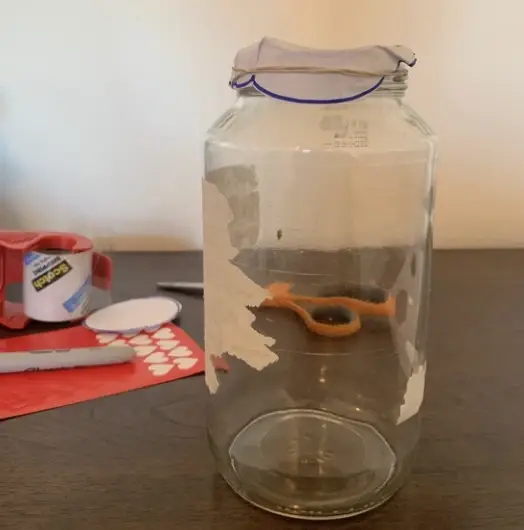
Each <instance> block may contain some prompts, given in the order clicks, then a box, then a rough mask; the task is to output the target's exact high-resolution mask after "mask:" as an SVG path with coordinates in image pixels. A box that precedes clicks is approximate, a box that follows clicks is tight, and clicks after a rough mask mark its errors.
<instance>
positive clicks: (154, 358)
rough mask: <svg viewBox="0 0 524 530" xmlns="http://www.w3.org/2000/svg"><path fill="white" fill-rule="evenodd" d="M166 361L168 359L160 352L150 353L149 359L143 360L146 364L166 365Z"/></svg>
mask: <svg viewBox="0 0 524 530" xmlns="http://www.w3.org/2000/svg"><path fill="white" fill-rule="evenodd" d="M168 361H169V359H168V358H167V357H166V356H165V355H164V354H163V353H162V352H161V351H157V352H156V353H152V354H151V355H150V356H149V357H147V358H146V359H145V362H146V363H148V364H157V363H166V362H168Z"/></svg>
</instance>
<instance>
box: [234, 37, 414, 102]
mask: <svg viewBox="0 0 524 530" xmlns="http://www.w3.org/2000/svg"><path fill="white" fill-rule="evenodd" d="M415 63H416V58H415V54H414V53H413V52H412V51H411V50H410V49H409V48H406V47H404V46H365V47H361V48H354V49H348V50H318V49H313V48H305V47H302V46H297V45H296V44H290V43H287V42H284V41H280V40H277V39H271V38H267V37H266V38H264V39H262V40H261V41H260V42H258V43H255V44H252V45H251V46H248V47H247V48H243V49H242V50H240V51H239V52H238V54H237V56H236V58H235V63H234V66H233V73H232V77H231V82H230V85H231V87H232V88H235V89H241V88H246V87H248V86H253V87H254V88H255V89H256V90H258V91H259V92H261V93H263V94H266V95H268V96H271V97H273V98H276V99H282V100H284V101H292V102H299V103H341V102H344V101H351V100H354V99H358V98H361V97H363V96H365V95H367V94H370V93H371V92H373V91H374V90H376V89H377V88H379V87H380V85H381V84H382V82H383V81H384V78H385V77H386V76H388V75H393V74H395V73H396V72H398V71H399V70H404V68H403V67H401V65H402V64H405V65H407V66H414V65H415Z"/></svg>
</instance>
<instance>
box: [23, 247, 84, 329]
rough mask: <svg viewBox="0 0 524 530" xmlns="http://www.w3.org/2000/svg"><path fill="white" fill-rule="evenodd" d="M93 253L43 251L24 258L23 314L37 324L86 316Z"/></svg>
mask: <svg viewBox="0 0 524 530" xmlns="http://www.w3.org/2000/svg"><path fill="white" fill-rule="evenodd" d="M92 263H93V252H92V250H88V251H85V252H78V253H74V254H71V253H69V252H68V251H63V250H55V249H46V250H39V251H31V252H27V253H26V254H25V255H24V275H23V303H24V313H25V314H26V315H27V316H28V317H29V318H32V319H33V320H39V321H41V322H69V321H73V320H78V319H81V318H83V317H85V316H86V314H87V311H88V308H89V297H90V294H91V287H92V280H91V273H92V266H93V265H92Z"/></svg>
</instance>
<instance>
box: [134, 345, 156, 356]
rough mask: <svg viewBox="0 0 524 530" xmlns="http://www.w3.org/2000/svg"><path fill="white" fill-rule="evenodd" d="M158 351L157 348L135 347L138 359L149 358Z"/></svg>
mask: <svg viewBox="0 0 524 530" xmlns="http://www.w3.org/2000/svg"><path fill="white" fill-rule="evenodd" d="M155 350H156V347H155V346H135V353H136V354H137V356H138V357H147V356H148V355H150V354H151V353H153V352H154V351H155Z"/></svg>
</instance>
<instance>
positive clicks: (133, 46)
mask: <svg viewBox="0 0 524 530" xmlns="http://www.w3.org/2000/svg"><path fill="white" fill-rule="evenodd" d="M523 18H524V4H523V3H522V2H520V1H519V0H498V1H497V2H494V1H493V0H423V1H421V0H396V1H393V0H387V1H386V0H366V1H365V2H363V1H361V0H359V1H357V0H322V1H320V0H45V1H44V0H0V130H1V131H2V141H3V150H4V151H5V160H4V173H5V176H6V177H7V180H8V182H7V186H8V192H9V195H8V201H9V209H8V210H9V211H8V213H9V215H10V224H11V226H13V227H17V228H19V227H24V228H34V227H39V228H49V229H58V230H74V231H78V232H82V233H85V234H87V235H91V236H97V237H99V238H101V239H102V240H103V241H104V242H105V244H106V246H109V247H111V248H114V249H124V248H187V247H195V246H199V245H200V243H201V237H200V231H201V222H200V177H201V175H202V156H201V153H202V140H203V137H204V133H205V130H206V128H207V127H208V125H210V123H211V122H212V121H213V120H214V118H215V117H217V116H218V114H219V113H220V112H221V110H223V109H224V108H225V107H227V106H228V105H229V103H230V102H231V101H232V100H233V94H232V93H231V92H230V91H229V89H228V87H227V80H228V76H229V68H230V66H231V61H232V59H233V56H234V54H235V52H236V50H237V49H238V48H239V47H241V46H244V45H246V44H250V43H251V42H253V41H255V40H258V39H259V38H260V37H261V36H264V35H270V36H275V37H279V38H284V39H289V40H294V41H296V42H298V43H302V44H306V45H308V44H309V45H313V46H325V47H345V46H354V45H361V44H369V43H388V44H390V43H392V44H398V43H403V44H407V45H409V46H410V47H412V48H413V49H414V50H415V51H416V52H417V55H418V56H419V64H418V66H417V67H416V68H415V69H414V70H413V71H412V75H411V80H410V89H409V92H408V100H409V101H410V102H411V103H412V104H413V105H414V106H415V107H416V108H417V110H419V111H420V112H421V114H422V115H423V116H424V117H425V118H426V119H427V120H428V122H429V123H431V124H432V125H433V127H434V128H435V129H436V130H437V132H438V133H439V135H440V137H441V140H442V141H441V151H442V156H441V164H440V171H439V177H440V187H439V193H438V209H437V227H436V243H437V245H438V246H473V247H478V246H501V247H504V246H517V245H518V246H524V208H523V207H522V206H521V203H522V201H523V199H524V178H523V173H524V171H523V170H524V98H523V97H522V96H521V92H522V87H523V86H524V68H522V55H521V52H518V51H517V50H518V49H521V48H522V47H523V45H524V30H523V26H522V20H523ZM488 32H491V33H492V36H491V38H490V39H489V40H488V37H487V33H488ZM5 213H6V211H5V210H4V211H3V214H4V215H5ZM73 216H74V217H75V219H76V221H73Z"/></svg>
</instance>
